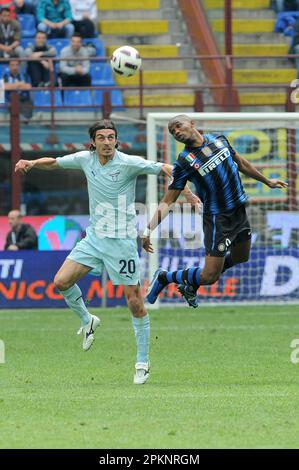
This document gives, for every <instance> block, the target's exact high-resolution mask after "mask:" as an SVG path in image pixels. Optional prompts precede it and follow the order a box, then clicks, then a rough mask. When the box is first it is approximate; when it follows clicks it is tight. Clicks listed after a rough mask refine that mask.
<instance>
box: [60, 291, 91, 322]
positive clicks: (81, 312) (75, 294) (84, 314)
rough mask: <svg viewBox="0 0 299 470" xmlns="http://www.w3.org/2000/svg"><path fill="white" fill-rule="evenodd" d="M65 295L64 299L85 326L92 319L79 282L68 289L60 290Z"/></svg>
mask: <svg viewBox="0 0 299 470" xmlns="http://www.w3.org/2000/svg"><path fill="white" fill-rule="evenodd" d="M59 292H60V294H61V295H63V297H64V300H65V301H66V303H67V305H68V306H69V307H70V309H71V310H73V312H75V313H76V314H77V315H78V317H79V318H80V320H81V325H82V326H85V325H87V323H88V322H89V321H90V317H91V315H90V313H89V311H88V310H87V308H86V305H85V303H84V300H83V296H82V292H81V289H80V287H79V286H78V285H77V284H74V285H73V286H72V287H70V288H69V289H67V290H63V291H59Z"/></svg>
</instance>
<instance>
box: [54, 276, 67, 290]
mask: <svg viewBox="0 0 299 470" xmlns="http://www.w3.org/2000/svg"><path fill="white" fill-rule="evenodd" d="M54 286H55V287H56V289H58V290H60V291H64V290H67V289H69V288H70V287H71V284H70V282H68V281H67V280H66V279H65V278H64V277H63V276H61V275H60V274H56V276H55V277H54Z"/></svg>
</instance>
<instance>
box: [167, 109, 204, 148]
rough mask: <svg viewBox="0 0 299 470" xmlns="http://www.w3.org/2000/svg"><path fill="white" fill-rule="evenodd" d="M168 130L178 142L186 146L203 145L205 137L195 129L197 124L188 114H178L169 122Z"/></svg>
mask: <svg viewBox="0 0 299 470" xmlns="http://www.w3.org/2000/svg"><path fill="white" fill-rule="evenodd" d="M168 130H169V132H170V134H171V135H173V137H174V138H175V140H177V141H178V142H182V143H183V144H185V145H193V144H196V143H199V144H200V143H201V141H203V137H202V135H201V134H200V132H199V131H198V130H197V129H196V127H195V122H194V121H193V119H191V118H190V117H189V116H187V115H186V114H178V115H177V116H175V117H173V118H172V119H170V121H169V122H168Z"/></svg>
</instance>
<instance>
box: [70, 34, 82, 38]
mask: <svg viewBox="0 0 299 470" xmlns="http://www.w3.org/2000/svg"><path fill="white" fill-rule="evenodd" d="M72 38H81V39H83V36H82V34H80V33H74V34H73V35H72Z"/></svg>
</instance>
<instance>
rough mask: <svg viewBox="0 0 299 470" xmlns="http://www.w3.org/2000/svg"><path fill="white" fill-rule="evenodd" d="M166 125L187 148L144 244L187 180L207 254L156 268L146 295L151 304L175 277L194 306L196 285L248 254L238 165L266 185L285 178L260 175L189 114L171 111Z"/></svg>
mask: <svg viewBox="0 0 299 470" xmlns="http://www.w3.org/2000/svg"><path fill="white" fill-rule="evenodd" d="M168 130H169V132H170V134H172V135H173V137H174V138H175V140H177V141H178V142H181V143H184V144H185V148H184V150H183V151H182V152H181V153H180V154H179V156H178V159H177V161H176V163H175V165H174V168H173V173H172V176H173V181H172V182H171V184H170V186H169V187H168V191H167V192H166V194H165V196H164V197H163V199H162V201H161V202H160V204H159V207H158V209H157V211H156V213H155V214H154V216H153V218H152V220H151V222H150V223H149V225H148V228H147V229H146V232H145V234H144V240H143V248H144V249H145V250H146V251H148V252H150V253H151V252H153V247H152V244H151V241H150V232H151V231H152V230H154V229H155V228H156V227H157V225H159V223H160V222H161V221H162V220H163V218H164V217H165V216H166V215H167V214H168V212H169V206H170V205H171V204H172V203H174V202H175V201H176V200H177V198H178V196H179V194H180V193H181V191H182V190H183V189H184V187H185V186H186V183H187V181H191V182H192V183H193V184H194V186H195V188H196V192H197V195H198V197H199V198H200V199H201V201H202V204H203V230H204V244H205V250H206V258H205V265H204V267H203V268H200V267H193V268H189V269H181V270H179V271H173V272H171V271H169V272H168V271H165V270H163V269H161V268H159V269H158V270H157V271H156V273H155V274H154V277H153V280H152V282H151V285H150V287H149V290H148V294H147V300H148V302H149V303H151V304H153V303H154V302H155V301H156V299H157V297H158V295H159V294H160V292H161V291H162V290H163V289H164V287H166V286H167V285H168V284H170V283H175V284H178V286H179V287H178V289H179V291H180V293H181V294H182V296H183V298H185V300H186V301H187V302H188V304H189V306H192V307H194V308H195V307H197V306H198V303H197V297H196V292H197V289H198V287H199V286H200V285H210V284H214V282H216V281H217V280H218V279H219V277H220V275H221V273H223V272H224V271H226V270H227V269H228V268H230V267H232V266H234V265H236V264H239V263H244V262H246V261H248V259H249V254H250V247H251V229H250V224H249V221H248V218H247V215H246V209H245V205H246V202H247V195H246V193H245V191H244V188H243V186H242V182H241V179H240V176H239V171H240V172H241V173H243V174H244V175H246V176H250V177H251V178H253V179H255V180H257V181H261V182H262V183H264V184H266V185H267V186H268V187H269V188H286V187H287V183H285V182H284V181H280V180H277V179H268V178H266V177H265V176H264V175H262V174H261V173H260V172H259V171H258V170H257V169H256V168H255V167H254V166H253V165H251V163H249V162H248V161H247V160H245V159H244V158H243V157H241V156H240V155H239V154H238V153H237V152H236V151H235V150H234V149H233V148H232V147H231V145H230V144H229V142H228V140H227V138H226V137H225V136H224V135H220V136H218V137H214V136H213V135H210V134H201V133H200V132H199V131H198V130H197V128H196V127H195V122H194V121H193V120H192V119H191V118H190V117H189V116H186V115H184V114H181V115H178V116H175V117H174V118H173V119H171V120H170V121H169V123H168Z"/></svg>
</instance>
